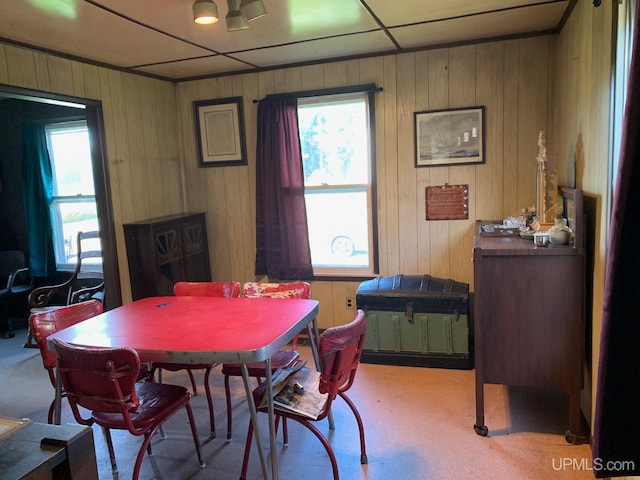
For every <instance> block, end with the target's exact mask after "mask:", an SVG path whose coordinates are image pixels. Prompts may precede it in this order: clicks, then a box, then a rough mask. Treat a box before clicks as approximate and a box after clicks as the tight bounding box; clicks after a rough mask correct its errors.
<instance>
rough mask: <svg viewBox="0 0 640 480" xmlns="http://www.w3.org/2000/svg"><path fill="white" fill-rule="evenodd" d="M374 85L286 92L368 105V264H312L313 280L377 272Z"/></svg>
mask: <svg viewBox="0 0 640 480" xmlns="http://www.w3.org/2000/svg"><path fill="white" fill-rule="evenodd" d="M380 90H381V89H379V88H378V87H376V86H375V85H374V84H366V85H355V86H347V87H335V88H326V89H319V90H309V91H304V92H294V93H288V94H287V95H292V96H295V97H296V98H297V99H298V101H299V103H300V100H301V99H304V100H303V102H304V103H312V101H311V99H313V100H314V101H317V102H318V103H324V102H326V101H327V100H330V99H331V97H334V98H336V99H339V98H344V97H347V96H349V95H352V94H363V95H366V100H367V104H368V126H367V128H368V135H369V162H370V165H369V183H368V184H366V185H367V208H368V212H367V214H368V225H369V228H370V230H371V236H370V237H369V238H368V245H369V249H370V250H369V251H370V252H371V254H370V257H369V258H370V261H371V264H370V265H369V266H368V267H367V268H366V269H365V268H350V267H335V268H316V267H313V278H314V279H315V280H326V281H361V280H362V279H369V278H373V277H375V276H376V275H378V273H379V252H378V214H377V188H376V180H377V179H376V129H375V94H376V92H378V91H380ZM361 185H363V184H349V185H347V184H345V185H339V188H340V189H341V190H345V191H347V190H349V189H353V188H355V187H361ZM335 188H336V185H327V186H313V187H307V186H306V185H305V194H306V192H307V190H314V191H320V190H322V189H335Z"/></svg>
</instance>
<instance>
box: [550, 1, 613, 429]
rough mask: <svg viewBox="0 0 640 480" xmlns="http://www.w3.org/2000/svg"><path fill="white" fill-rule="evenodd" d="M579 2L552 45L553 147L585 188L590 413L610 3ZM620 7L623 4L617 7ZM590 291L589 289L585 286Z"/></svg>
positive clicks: (605, 176) (600, 286) (600, 288)
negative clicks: (590, 292) (587, 248)
mask: <svg viewBox="0 0 640 480" xmlns="http://www.w3.org/2000/svg"><path fill="white" fill-rule="evenodd" d="M614 3H615V2H602V4H601V6H600V7H598V8H594V7H593V6H592V2H577V4H576V7H575V8H574V10H573V13H572V15H571V17H570V18H569V20H568V22H567V24H566V25H565V26H564V28H563V30H562V32H561V33H560V35H559V36H558V38H557V40H556V42H555V43H554V54H553V58H554V59H555V61H554V63H553V66H552V71H553V75H552V78H553V85H554V86H553V89H552V92H553V113H552V116H551V119H550V120H551V125H552V131H553V138H552V143H551V151H552V152H555V153H556V154H557V155H558V158H559V163H560V169H559V172H558V173H559V178H560V179H561V180H568V181H570V178H571V177H572V176H574V174H573V170H574V169H575V184H576V187H577V188H580V189H582V190H583V192H584V195H585V207H586V208H587V209H588V210H589V215H590V216H589V227H590V228H589V231H588V232H587V235H588V236H587V239H588V241H589V250H590V252H589V253H590V254H589V260H588V261H589V265H590V268H589V270H588V271H587V275H588V277H587V282H588V285H592V295H591V298H588V299H587V301H588V307H587V313H588V314H590V317H589V318H587V332H588V333H590V338H588V339H587V351H586V369H585V385H584V399H583V402H582V403H583V410H584V412H585V414H586V415H587V418H590V417H591V416H592V404H593V400H594V399H595V389H596V379H597V367H598V357H599V352H600V333H601V330H602V306H603V295H604V281H605V261H606V253H607V238H608V228H609V214H608V212H609V210H610V208H611V202H610V194H611V187H610V179H611V172H610V164H611V162H610V160H611V151H610V149H611V144H610V141H611V140H610V138H609V135H610V106H611V104H610V101H611V88H612V67H611V65H612V58H611V52H612V43H611V42H612V25H613V16H614V15H613V4H614ZM620 8H622V7H620ZM588 291H589V289H588Z"/></svg>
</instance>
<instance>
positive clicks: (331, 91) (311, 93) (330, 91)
mask: <svg viewBox="0 0 640 480" xmlns="http://www.w3.org/2000/svg"><path fill="white" fill-rule="evenodd" d="M382 91H384V88H382V87H377V86H376V85H375V84H373V83H372V84H369V85H356V86H349V87H334V88H323V89H320V90H306V91H301V92H287V93H270V94H268V95H265V96H264V98H273V97H284V96H293V97H297V98H304V97H317V96H320V95H335V94H340V93H353V92H376V93H379V92H382ZM264 98H254V99H253V103H260V101H261V100H264Z"/></svg>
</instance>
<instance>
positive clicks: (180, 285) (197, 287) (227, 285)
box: [151, 282, 240, 438]
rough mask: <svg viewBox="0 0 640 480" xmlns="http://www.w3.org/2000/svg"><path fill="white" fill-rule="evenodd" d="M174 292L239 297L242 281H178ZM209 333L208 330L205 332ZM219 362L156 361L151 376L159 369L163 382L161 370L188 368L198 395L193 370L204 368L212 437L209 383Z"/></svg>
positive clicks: (189, 294)
mask: <svg viewBox="0 0 640 480" xmlns="http://www.w3.org/2000/svg"><path fill="white" fill-rule="evenodd" d="M173 293H174V294H175V295H176V296H208V297H239V296H240V283H239V282H177V283H176V284H175V285H174V286H173ZM203 334H207V332H203ZM217 365H218V364H217V363H213V364H192V363H184V364H183V363H160V362H154V363H153V364H152V366H151V378H153V375H154V373H155V372H156V370H157V371H158V381H159V382H160V383H162V377H161V371H162V370H169V371H172V372H177V371H179V370H186V371H187V373H188V374H189V378H190V380H191V388H192V389H193V394H194V395H197V394H198V390H197V388H196V381H195V379H194V377H193V370H202V369H204V388H205V391H206V395H207V403H208V405H209V423H210V426H211V429H210V431H211V433H210V435H211V437H212V438H215V436H216V423H215V417H214V413H213V398H212V396H211V387H210V385H209V375H210V374H211V370H212V369H213V368H215V367H216V366H217Z"/></svg>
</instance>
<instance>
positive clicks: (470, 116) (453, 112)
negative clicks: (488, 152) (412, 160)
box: [415, 106, 484, 167]
mask: <svg viewBox="0 0 640 480" xmlns="http://www.w3.org/2000/svg"><path fill="white" fill-rule="evenodd" d="M415 134H416V167H436V166H442V165H464V164H469V163H484V106H481V107H467V108H453V109H448V110H431V111H428V112H416V113H415Z"/></svg>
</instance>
